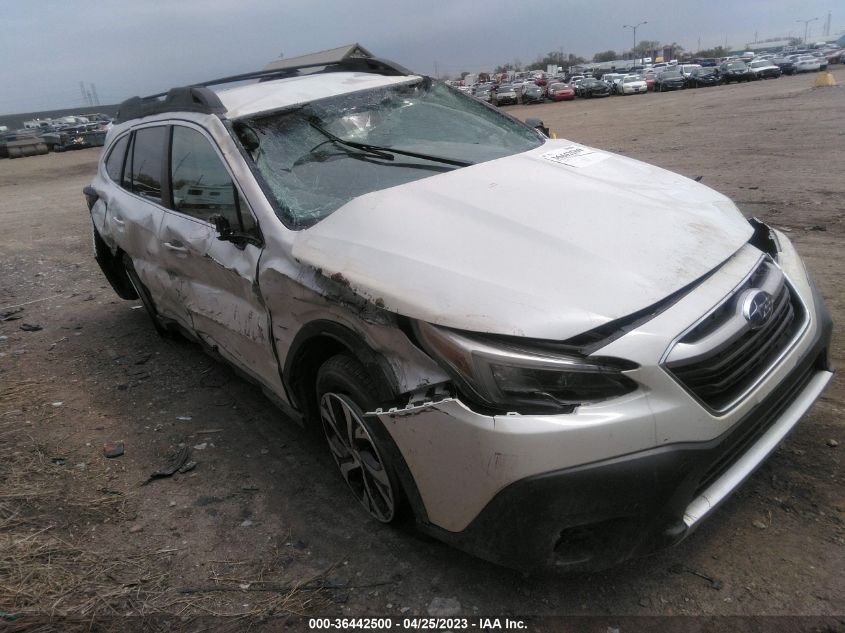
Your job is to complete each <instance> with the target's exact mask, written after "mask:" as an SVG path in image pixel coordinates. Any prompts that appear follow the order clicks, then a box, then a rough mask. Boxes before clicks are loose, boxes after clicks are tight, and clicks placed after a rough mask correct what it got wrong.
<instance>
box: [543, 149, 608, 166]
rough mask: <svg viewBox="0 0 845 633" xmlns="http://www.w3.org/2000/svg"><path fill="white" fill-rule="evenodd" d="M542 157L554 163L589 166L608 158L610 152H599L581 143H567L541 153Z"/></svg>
mask: <svg viewBox="0 0 845 633" xmlns="http://www.w3.org/2000/svg"><path fill="white" fill-rule="evenodd" d="M541 156H542V158H545V159H546V160H550V161H552V162H553V163H560V164H561V165H567V166H569V167H587V166H589V165H595V164H596V163H600V162H601V161H603V160H604V159H606V158H608V154H605V153H604V152H599V151H596V150H594V149H590V148H589V147H582V146H580V145H567V146H566V147H561V148H560V149H556V150H555V151H553V152H546V153H545V154H541Z"/></svg>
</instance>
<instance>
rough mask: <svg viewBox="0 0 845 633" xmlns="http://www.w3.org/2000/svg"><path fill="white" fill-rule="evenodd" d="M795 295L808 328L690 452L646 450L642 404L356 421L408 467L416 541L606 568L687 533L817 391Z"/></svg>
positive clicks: (822, 341) (817, 329)
mask: <svg viewBox="0 0 845 633" xmlns="http://www.w3.org/2000/svg"><path fill="white" fill-rule="evenodd" d="M806 288H807V292H806V293H805V295H812V296H805V297H804V300H805V302H806V303H807V304H808V307H810V306H811V310H812V317H813V318H812V319H811V320H812V327H809V328H808V329H807V330H806V332H805V335H804V337H803V338H802V340H801V341H800V343H799V344H797V345H796V346H795V348H794V349H793V350H792V353H791V354H790V356H789V357H788V358H786V359H784V361H783V362H782V363H781V366H780V367H779V369H778V371H776V372H773V374H772V376H770V378H769V379H768V380H767V381H766V384H765V386H761V389H759V390H758V391H757V392H756V393H755V395H754V396H752V397H749V398H748V400H749V401H751V402H749V403H748V406H745V407H742V408H741V410H740V411H736V412H735V415H730V414H729V415H725V416H723V417H722V418H721V419H720V420H719V421H720V422H721V423H722V426H720V427H718V428H720V429H722V430H721V431H720V432H719V433H718V434H717V435H715V436H713V437H709V438H706V439H703V440H697V439H689V438H692V437H694V436H693V435H689V436H688V438H687V439H683V438H682V439H679V440H671V441H669V442H665V440H664V441H656V440H657V438H656V436H655V416H659V415H660V412H659V411H658V409H659V408H660V405H661V403H660V401H659V400H656V399H655V398H656V395H655V394H651V395H648V394H639V395H635V394H632V395H631V397H623V398H620V399H616V400H615V401H613V405H612V406H610V405H608V406H591V407H582V408H581V409H580V410H579V411H578V412H576V413H574V414H567V415H550V416H535V415H513V414H511V415H484V414H482V413H478V412H476V411H473V410H472V409H470V408H469V407H468V406H466V405H465V404H464V403H463V402H461V401H460V400H458V399H456V398H445V399H442V400H437V401H433V402H424V403H415V404H411V405H408V406H407V407H405V408H393V409H390V410H381V409H379V410H377V411H375V412H372V413H370V414H369V415H372V416H375V417H377V418H378V419H379V420H380V422H381V423H382V425H383V426H384V428H385V429H387V431H388V433H389V434H390V436H391V437H392V439H393V441H394V443H395V445H396V447H397V449H398V451H399V452H400V453H401V456H402V459H403V461H404V463H405V464H406V465H407V467H408V475H409V476H410V477H411V478H412V480H413V484H414V487H415V488H414V491H413V494H411V495H409V496H410V497H411V501H412V504H413V505H415V506H418V507H415V510H416V514H417V517H418V519H419V521H420V523H421V524H422V528H423V529H424V530H425V531H426V532H428V533H430V534H431V535H433V536H435V537H436V538H438V539H440V540H442V541H445V542H447V543H450V544H452V545H454V546H456V547H458V548H460V549H463V550H465V551H468V552H470V553H472V554H474V555H477V556H479V557H481V558H484V559H487V560H490V561H493V562H496V563H499V564H502V565H505V566H507V567H513V568H517V569H537V568H548V567H556V568H561V569H567V570H597V569H603V568H606V567H610V566H612V565H615V564H617V563H619V562H621V561H623V560H625V559H628V558H631V557H634V556H640V555H644V554H647V553H649V552H652V551H655V550H657V549H660V548H661V547H665V546H669V545H672V544H675V543H677V542H679V541H680V540H682V539H683V538H684V537H685V536H687V535H688V534H689V533H691V532H692V531H693V530H694V529H695V528H696V527H697V526H698V524H699V523H700V522H701V521H702V520H703V519H704V518H705V517H706V516H707V515H708V514H709V513H711V512H712V511H713V510H715V508H716V507H718V505H719V504H720V503H721V502H722V501H723V500H724V499H726V498H727V497H728V496H729V495H730V494H731V493H732V492H733V491H734V490H735V489H736V488H737V487H738V486H739V485H740V484H741V483H742V482H743V481H744V480H745V479H746V478H747V477H749V476H750V475H751V474H752V473H753V472H754V471H755V469H756V468H757V467H758V466H759V465H760V464H761V463H762V462H763V461H764V460H765V459H766V457H767V456H768V455H769V454H770V453H771V452H772V451H773V450H774V449H775V448H776V447H777V445H778V444H779V443H780V441H781V440H783V438H784V437H786V435H787V434H788V433H789V432H790V431H791V430H792V428H793V427H794V426H795V425H796V424H797V423H798V421H799V420H800V419H801V417H802V416H803V415H804V413H806V411H807V410H808V409H809V408H810V406H811V405H812V404H813V402H814V401H815V400H816V399H817V398H818V396H819V394H820V393H821V392H822V390H823V389H824V388H825V386H826V385H827V383H828V382H829V381H830V379H831V377H832V375H833V373H832V371H831V369H830V367H829V364H828V360H827V352H828V347H829V344H830V336H831V330H832V324H831V320H830V317H829V315H828V313H827V311H826V309H825V307H824V304H823V301H822V299H821V297H820V296H819V295H818V293H817V292H816V291H815V289H814V288H813V289H811V287H810V286H807V287H806ZM694 406H695V408H696V409H697V410H694V409H693V405H691V404H690V403H683V402H681V400H680V399H678V404H677V405H673V406H672V407H671V408H668V409H666V410H664V411H663V412H662V413H663V415H664V421H663V422H664V424H665V422H666V420H668V421H669V422H670V423H671V421H672V420H675V421H676V422H677V424H678V425H681V426H683V425H687V426H690V424H691V423H695V421H696V420H695V416H697V415H700V414H701V412H700V409H701V408H700V407H699V406H698V405H697V404H696V405H694ZM658 426H659V423H658ZM692 427H694V430H693V431H690V433H693V432H695V431H696V430H697V429H699V428H700V425H698V424H692ZM713 428H716V427H713ZM406 483H407V482H406ZM406 487H407V485H406ZM415 502H416V503H415Z"/></svg>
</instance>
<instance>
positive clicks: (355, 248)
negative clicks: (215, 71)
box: [85, 59, 832, 569]
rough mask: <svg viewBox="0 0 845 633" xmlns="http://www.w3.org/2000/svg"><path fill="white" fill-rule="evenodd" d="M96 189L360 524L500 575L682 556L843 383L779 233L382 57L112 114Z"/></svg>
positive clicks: (207, 338) (158, 290)
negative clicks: (488, 566) (439, 545)
mask: <svg viewBox="0 0 845 633" xmlns="http://www.w3.org/2000/svg"><path fill="white" fill-rule="evenodd" d="M233 84H236V85H233ZM226 85H228V86H229V87H228V88H225V89H223V88H221V87H222V86H226ZM211 86H215V87H216V90H212V89H211V88H210V87H211ZM527 192H530V195H527ZM537 192H542V194H538V193H537ZM85 194H86V198H87V201H88V205H89V208H90V210H91V217H92V220H93V229H94V245H95V249H96V257H97V261H98V262H99V263H100V266H101V267H102V269H103V272H104V273H105V275H106V277H107V278H108V279H109V281H110V282H111V284H112V286H113V287H114V289H115V290H116V291H117V293H118V294H119V295H120V296H121V297H123V298H125V299H135V298H140V300H141V301H142V302H143V304H144V306H145V307H146V309H147V310H148V311H149V314H150V316H151V317H152V321H153V323H154V324H155V327H156V328H157V329H158V330H159V331H160V332H161V333H163V334H168V333H170V332H175V331H178V332H181V333H183V334H184V335H186V336H188V337H190V338H192V339H194V340H196V341H198V342H200V343H201V344H203V345H204V346H205V347H206V348H207V349H208V350H209V351H211V352H213V353H215V354H217V355H218V356H220V357H222V358H223V359H225V360H226V361H227V362H229V363H231V364H232V365H233V366H234V367H235V368H237V369H238V370H239V371H240V372H242V373H243V374H244V375H246V376H248V377H249V378H251V379H252V380H254V381H256V382H257V383H259V384H260V385H261V386H262V387H263V388H264V389H265V391H266V392H267V393H268V394H269V395H270V396H271V397H272V398H273V399H274V400H275V401H276V402H278V404H279V406H280V407H281V408H282V409H283V410H284V411H286V412H287V413H288V414H289V415H290V416H291V417H293V418H294V419H296V420H298V421H299V422H301V423H302V424H304V425H312V424H313V425H315V426H316V427H317V428H321V429H322V433H324V435H325V439H326V442H327V444H328V449H329V450H330V451H331V454H332V455H333V457H334V460H335V461H336V463H337V467H338V470H339V472H340V474H341V476H342V477H343V478H344V479H345V481H346V482H347V483H348V485H349V489H350V490H351V492H352V494H353V495H354V496H355V498H356V499H357V500H358V501H359V502H360V503H361V505H362V506H363V507H364V508H365V509H366V511H367V512H369V514H370V515H372V517H374V518H375V519H376V520H378V521H382V522H392V521H394V520H396V519H397V518H398V517H400V516H402V515H403V513H404V514H405V515H406V516H412V517H413V518H414V520H415V521H416V523H417V525H418V526H419V527H420V528H421V529H423V530H424V531H426V532H428V533H429V534H432V535H435V536H436V537H438V538H440V539H442V540H444V541H446V542H449V543H452V544H454V545H456V546H458V547H460V548H463V549H465V550H468V551H471V552H473V553H475V554H477V555H479V556H481V557H484V558H487V559H489V560H493V561H497V562H499V563H502V564H505V565H509V566H514V567H520V568H537V567H544V566H553V567H558V568H564V569H597V568H602V567H606V566H608V565H612V564H614V563H617V562H619V561H621V560H624V559H626V558H629V557H631V556H635V555H640V554H644V553H647V552H650V551H653V550H654V549H657V548H659V547H662V546H666V545H670V544H673V543H676V542H678V541H679V540H681V539H682V538H684V537H685V536H686V535H688V534H689V533H690V532H691V531H692V530H693V529H694V528H695V527H696V526H698V525H699V523H700V522H701V521H702V519H704V518H705V517H706V516H707V515H708V514H709V513H711V512H712V511H713V510H714V508H716V507H717V506H718V505H719V503H720V502H722V501H723V500H724V499H725V498H726V497H727V496H728V495H729V494H730V493H731V492H732V491H733V490H734V489H736V488H737V486H739V485H740V484H741V483H742V481H743V480H744V479H745V478H746V477H748V476H749V475H750V474H751V473H752V472H753V471H754V469H755V468H756V467H757V466H759V465H760V463H761V462H762V461H763V460H764V459H765V458H766V456H767V455H768V454H769V453H771V451H772V450H773V449H774V448H775V447H776V446H777V445H778V443H779V442H780V441H781V440H782V439H783V438H784V436H786V434H787V433H788V432H789V431H790V430H791V429H792V428H793V427H794V426H795V425H796V423H797V422H798V421H799V419H800V418H801V416H802V415H803V414H804V413H805V412H806V411H807V409H808V408H809V407H810V406H811V405H812V403H813V402H814V400H815V399H816V398H817V397H818V396H819V394H820V393H821V392H822V390H823V389H824V387H825V385H826V384H827V383H828V381H829V380H830V378H831V376H832V372H831V369H830V366H829V364H828V360H827V349H828V345H829V341H830V331H831V323H830V319H829V317H828V315H827V313H826V311H825V308H824V305H823V303H822V300H821V298H820V296H819V294H818V293H817V292H816V291H815V289H814V286H813V283H812V281H811V280H810V278H809V276H808V274H807V271H806V270H805V268H804V265H803V263H802V261H801V259H800V257H799V256H798V254H797V253H796V251H795V249H794V248H793V246H792V245H791V244H790V242H789V240H788V239H787V238H786V237H785V236H784V235H783V234H781V233H779V232H777V231H775V230H772V229H770V228H769V227H767V226H765V225H764V224H762V223H761V222H759V221H756V220H751V221H748V220H746V219H744V218H743V217H742V215H741V214H740V213H739V211H738V210H737V208H736V206H735V205H734V204H733V203H732V202H731V201H730V200H729V199H727V198H726V197H725V196H723V195H720V194H718V193H716V192H715V191H713V190H711V189H709V188H707V187H705V186H703V185H701V184H699V183H697V182H694V181H693V180H690V179H688V178H685V177H682V176H679V175H676V174H674V173H670V172H668V171H664V170H662V169H658V168H656V167H652V166H650V165H647V164H644V163H641V162H638V161H635V160H631V159H628V158H624V157H621V156H618V155H614V154H610V153H608V152H604V151H601V150H597V149H593V148H590V147H585V146H583V145H579V144H576V143H573V142H571V141H565V140H550V139H549V138H548V137H547V136H546V135H545V134H543V133H542V132H541V131H538V129H535V127H532V126H530V125H526V124H524V123H522V122H519V121H517V120H515V119H513V118H512V117H510V116H508V115H507V114H504V113H502V112H500V111H497V110H496V109H495V108H493V107H490V106H489V105H486V104H483V103H480V102H479V101H477V100H476V99H472V98H471V97H468V96H466V95H464V94H462V93H461V92H459V91H458V90H455V89H453V88H450V87H449V86H447V85H445V84H443V83H440V82H437V81H433V80H431V79H430V78H427V77H423V76H417V75H414V74H412V73H410V72H409V71H407V70H405V69H403V68H401V67H399V66H397V65H395V64H392V63H390V62H386V61H383V60H375V59H359V60H348V61H345V62H339V63H334V64H329V65H324V66H320V67H316V66H308V67H298V68H288V69H284V70H281V71H279V70H277V71H262V72H258V73H252V74H249V75H241V76H237V77H228V78H225V79H222V80H217V81H214V82H207V83H204V84H199V85H196V86H190V87H185V88H177V89H173V90H171V91H170V92H169V93H167V94H162V95H156V96H154V97H148V98H144V99H140V98H137V97H136V98H133V99H130V100H128V101H126V102H124V103H123V104H122V105H121V107H120V113H119V116H118V121H117V123H116V125H115V126H114V127H113V129H112V130H111V131H110V132H109V136H108V139H107V144H106V147H105V149H104V152H103V156H102V159H101V161H100V164H99V167H98V173H97V175H96V177H95V178H94V180H93V183H92V184H91V185H90V186H89V187H86V189H85ZM538 195H542V196H547V197H548V199H549V200H560V199H564V200H566V204H564V205H559V204H545V203H544V201H543V200H541V199H538V197H537V196H538Z"/></svg>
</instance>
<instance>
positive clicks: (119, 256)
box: [91, 222, 138, 299]
mask: <svg viewBox="0 0 845 633" xmlns="http://www.w3.org/2000/svg"><path fill="white" fill-rule="evenodd" d="M91 230H92V231H93V232H94V259H96V260H97V263H98V264H99V265H100V269H101V270H102V271H103V275H105V277H106V279H107V280H108V282H109V284H110V285H111V287H112V289H113V290H114V291H115V292H116V293H117V296H118V297H120V298H121V299H137V298H138V293H137V292H135V288H134V287H133V286H132V282H131V281H129V277H128V276H127V274H126V269H125V268H124V266H123V255H124V252H123V251H122V250H121V248H120V247H117V249H116V250H115V252H114V253H112V252H111V249H109V247H108V244H106V242H105V240H104V239H103V238H102V236H101V235H100V232H99V231H98V230H97V227H96V226H95V225H94V224H93V222H92V226H91Z"/></svg>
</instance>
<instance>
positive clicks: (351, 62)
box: [115, 57, 412, 123]
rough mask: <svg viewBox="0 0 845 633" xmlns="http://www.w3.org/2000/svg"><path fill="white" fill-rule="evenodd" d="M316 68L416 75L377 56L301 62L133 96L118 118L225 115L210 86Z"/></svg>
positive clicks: (120, 121)
mask: <svg viewBox="0 0 845 633" xmlns="http://www.w3.org/2000/svg"><path fill="white" fill-rule="evenodd" d="M315 68H322V70H319V71H317V72H315V73H313V74H318V73H331V72H360V73H373V74H378V75H387V76H402V75H410V74H412V73H411V71H410V70H408V69H407V68H404V67H402V66H400V65H399V64H396V63H394V62H391V61H388V60H386V59H379V58H376V57H350V58H347V59H342V60H338V61H331V62H319V63H313V64H299V65H296V66H289V67H287V68H275V69H272V70H258V71H254V72H250V73H244V74H241V75H230V76H229V77H221V78H220V79H212V80H211V81H203V82H200V83H196V84H193V85H191V86H183V87H181V88H171V89H170V90H168V91H167V92H160V93H158V94H154V95H150V96H148V97H131V98H130V99H127V100H126V101H124V102H123V103H121V104H120V106H119V108H118V111H117V117H116V119H115V121H116V122H117V123H123V122H124V121H128V120H130V119H138V118H141V117H145V116H149V115H151V114H161V113H163V112H201V113H204V114H217V115H221V114H224V113H225V112H226V108H225V106H224V105H223V102H222V101H220V97H218V96H217V94H216V93H215V92H214V91H213V90H211V89H210V88H209V87H210V86H220V85H224V84H231V83H237V82H240V81H250V80H254V79H257V80H259V81H271V80H273V79H284V78H287V77H296V76H298V75H299V74H300V72H299V71H301V70H309V69H315ZM309 74H310V73H309Z"/></svg>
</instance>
